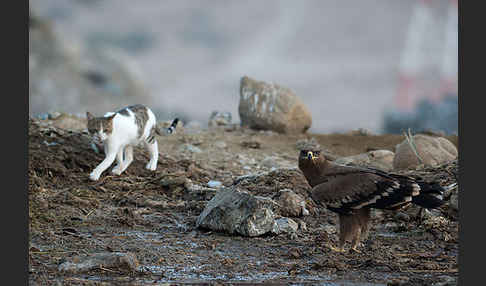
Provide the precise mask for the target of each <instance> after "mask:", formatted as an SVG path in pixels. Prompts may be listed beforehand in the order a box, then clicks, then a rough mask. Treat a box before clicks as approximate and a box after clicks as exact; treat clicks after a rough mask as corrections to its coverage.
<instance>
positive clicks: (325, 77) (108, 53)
mask: <svg viewBox="0 0 486 286" xmlns="http://www.w3.org/2000/svg"><path fill="white" fill-rule="evenodd" d="M29 5H30V17H29V113H30V115H31V116H36V117H46V116H48V115H47V114H49V113H50V112H54V111H58V112H67V113H72V114H74V115H78V116H83V117H84V116H85V113H86V111H87V110H89V111H91V112H94V113H95V114H99V115H101V114H103V113H104V112H107V111H112V110H117V109H118V108H121V107H123V106H125V105H128V104H134V103H144V104H147V105H149V106H150V107H151V108H152V110H154V112H155V113H156V115H157V116H158V119H159V120H169V119H171V118H172V117H174V116H176V115H177V116H180V117H181V118H183V119H184V121H185V122H189V121H195V122H200V124H201V126H203V127H204V126H206V125H207V122H208V119H209V116H210V114H211V112H212V111H215V110H217V111H229V112H231V114H232V115H233V116H232V117H233V122H235V123H237V122H239V116H238V103H239V96H240V95H239V84H240V79H241V77H243V76H245V75H247V76H249V77H252V78H254V79H256V80H261V81H266V82H269V83H270V82H273V83H277V84H279V85H282V86H285V87H288V88H290V89H292V90H293V91H294V92H295V93H296V94H297V96H299V97H300V98H301V99H302V100H303V101H304V103H305V104H306V105H307V106H308V107H309V109H310V111H311V114H312V120H313V122H312V127H311V128H310V130H309V131H310V132H313V133H331V132H346V131H349V130H355V129H357V128H365V129H368V130H370V131H372V132H374V133H378V134H379V133H402V131H404V130H406V129H408V128H409V127H410V128H411V129H412V131H414V132H417V131H421V130H433V131H441V132H445V133H447V134H451V133H456V134H457V132H458V108H457V97H458V89H457V76H458V64H457V63H458V10H457V5H458V3H457V0H455V1H449V0H428V1H425V0H407V1H388V0H368V1H358V0H355V1H351V0H348V1H319V0H305V1H287V0H267V1H257V0H250V1H227V0H211V1H208V0H201V1H189V0H173V1H158V0H144V1H129V0H30V1H29Z"/></svg>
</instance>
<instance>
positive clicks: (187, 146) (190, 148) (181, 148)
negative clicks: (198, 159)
mask: <svg viewBox="0 0 486 286" xmlns="http://www.w3.org/2000/svg"><path fill="white" fill-rule="evenodd" d="M179 152H191V153H202V150H201V149H200V148H199V147H196V146H194V145H192V144H188V143H185V144H182V145H180V146H179Z"/></svg>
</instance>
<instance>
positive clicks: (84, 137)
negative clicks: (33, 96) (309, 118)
mask: <svg viewBox="0 0 486 286" xmlns="http://www.w3.org/2000/svg"><path fill="white" fill-rule="evenodd" d="M310 137H314V138H315V139H316V140H317V141H318V142H319V144H321V146H323V147H324V148H325V149H326V150H327V151H329V152H330V153H333V154H336V156H337V157H338V156H348V155H354V154H359V153H361V152H365V151H366V149H370V148H377V149H388V150H393V147H394V145H395V144H397V143H399V142H401V141H402V138H401V137H400V136H396V135H389V136H387V135H380V136H356V135H344V134H329V135H324V134H303V135H281V134H275V133H269V132H256V131H251V130H247V129H241V128H235V129H232V130H226V131H225V130H217V131H215V130H202V131H201V132H199V133H195V134H184V133H180V134H177V133H176V134H173V135H171V136H165V137H160V138H158V142H159V150H160V151H161V152H160V159H159V163H158V168H157V170H156V171H155V172H151V171H149V170H146V169H145V168H144V166H145V164H146V162H147V161H148V160H149V158H148V153H146V151H145V150H144V149H139V148H135V150H134V151H135V152H134V162H133V163H132V165H131V166H130V167H129V168H128V169H127V170H126V171H125V173H123V174H122V175H120V176H114V175H112V174H111V173H110V170H111V169H108V170H107V171H105V173H103V175H102V176H101V178H100V180H99V181H97V182H93V181H90V180H89V177H88V176H89V173H90V172H91V170H92V169H93V168H95V167H96V166H97V164H99V162H101V161H102V160H103V158H104V155H103V154H100V153H96V152H95V151H94V150H93V148H92V147H91V138H90V136H89V135H88V134H87V133H86V132H82V131H81V132H78V131H69V130H64V129H59V128H55V127H53V126H52V124H50V123H49V122H48V121H44V120H35V119H30V120H29V147H28V148H29V150H28V153H29V163H28V174H29V186H28V191H29V236H30V237H29V244H30V246H29V280H30V282H31V283H32V284H45V282H46V281H55V280H57V281H62V282H64V283H67V284H83V285H92V284H96V283H93V281H105V282H107V283H122V282H123V283H128V284H137V283H138V284H140V285H143V284H153V283H154V282H160V283H162V282H167V281H169V282H170V281H186V282H187V281H202V280H205V281H207V280H215V281H216V280H218V281H233V282H235V281H273V282H285V281H287V282H296V281H300V282H302V281H307V282H309V281H310V282H312V281H314V282H319V281H321V282H322V281H324V280H325V281H327V282H328V281H332V280H343V279H345V280H349V281H360V282H364V281H366V282H373V283H388V282H391V281H392V280H393V279H399V280H400V279H402V278H403V277H406V278H408V279H409V280H408V282H409V284H431V283H432V282H436V281H442V280H443V279H446V278H447V279H452V280H454V279H457V267H458V266H457V254H458V226H459V224H458V221H457V216H455V215H452V214H451V213H452V212H451V211H450V207H449V204H446V205H445V206H443V207H442V208H441V209H439V210H437V211H436V212H432V213H426V214H418V211H419V210H415V209H413V208H410V209H407V210H404V211H403V212H401V215H397V213H395V212H390V213H374V216H373V225H372V229H371V233H370V236H371V237H370V239H369V240H368V241H367V242H366V243H365V245H364V246H363V248H362V250H363V253H354V254H353V253H346V254H337V253H334V252H332V251H330V250H329V249H327V248H326V247H325V245H328V244H333V245H335V244H336V243H337V234H336V226H337V225H336V222H337V220H336V215H335V214H333V213H331V212H329V211H327V210H326V209H319V210H317V211H313V210H311V215H309V216H305V217H302V218H300V219H297V218H296V220H298V221H299V223H300V224H302V223H303V224H304V225H306V229H307V230H305V231H302V232H300V233H298V235H297V236H293V237H288V236H286V235H278V236H265V237H256V238H245V237H239V236H230V235H227V234H224V233H213V232H207V231H204V230H200V229H197V228H195V221H196V218H197V216H198V215H199V214H200V213H201V211H202V210H203V209H204V207H205V205H206V203H207V202H208V201H209V200H210V199H211V198H212V197H213V196H214V194H215V193H216V192H217V188H211V187H208V182H209V181H219V182H221V185H222V186H229V185H232V184H238V185H239V186H240V187H243V188H246V189H248V191H249V192H251V193H254V194H258V195H261V196H268V197H271V196H273V195H274V194H275V193H276V192H278V191H279V190H281V189H285V188H287V189H291V190H293V191H294V192H296V193H297V194H299V195H301V196H303V197H304V198H306V199H308V191H309V189H310V187H309V186H308V184H307V183H306V181H305V178H304V177H303V176H302V173H301V172H300V171H299V170H298V169H297V168H296V165H297V155H298V151H297V148H296V142H298V141H299V140H303V139H306V138H310ZM222 142H223V143H224V144H223V143H222ZM241 142H259V143H260V144H258V146H257V148H253V147H252V148H249V147H248V146H247V145H245V144H241ZM181 144H192V145H194V146H197V147H198V148H200V149H201V150H202V152H200V153H191V152H190V151H187V150H181V149H180V148H179V147H180V145H181ZM252 146H254V145H252ZM255 146H256V145H255ZM269 156H270V157H272V158H278V160H276V162H280V163H282V162H283V163H285V164H284V165H286V166H287V165H290V166H293V167H278V166H277V167H274V166H272V165H271V164H270V165H268V166H266V165H265V164H261V162H263V161H265V158H268V157H269ZM280 163H279V164H280ZM458 168H459V167H458V163H457V161H454V162H452V163H450V164H447V165H443V166H438V167H436V168H426V169H420V170H409V171H407V172H406V173H407V174H408V175H411V176H420V177H421V178H423V179H424V180H426V181H437V182H439V183H440V184H441V185H450V184H452V183H455V182H457V179H456V177H457V174H458ZM311 203H312V202H309V204H311ZM456 214H457V212H456ZM106 252H120V253H134V254H135V256H136V258H137V259H138V261H139V262H140V265H141V266H140V268H139V269H138V270H137V271H135V272H131V271H128V270H127V271H125V270H120V269H115V268H114V269H109V268H101V269H93V270H90V271H89V272H87V273H84V274H79V275H78V274H65V273H60V272H59V271H58V266H59V265H60V264H61V263H62V262H63V261H65V260H66V259H71V258H73V257H75V256H79V255H86V254H95V253H106ZM444 277H445V278H444ZM404 285H405V284H404Z"/></svg>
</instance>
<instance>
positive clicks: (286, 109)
mask: <svg viewBox="0 0 486 286" xmlns="http://www.w3.org/2000/svg"><path fill="white" fill-rule="evenodd" d="M238 112H239V114H240V119H241V125H242V126H248V127H249V128H252V129H256V130H272V131H276V132H279V133H304V132H306V131H307V129H309V128H310V127H311V125H312V117H311V113H310V111H309V109H308V108H307V106H305V105H304V103H303V102H302V101H301V100H300V98H299V97H297V96H296V95H295V93H294V92H293V91H292V90H290V89H289V88H286V87H282V86H279V85H277V84H273V83H272V84H268V83H265V82H263V81H256V80H254V79H251V78H249V77H247V76H244V77H243V78H242V79H241V82H240V103H239V106H238Z"/></svg>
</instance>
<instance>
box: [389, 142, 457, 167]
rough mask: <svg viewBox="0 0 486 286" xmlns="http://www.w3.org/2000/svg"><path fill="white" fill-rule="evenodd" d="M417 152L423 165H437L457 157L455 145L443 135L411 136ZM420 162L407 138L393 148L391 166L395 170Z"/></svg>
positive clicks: (414, 165)
mask: <svg viewBox="0 0 486 286" xmlns="http://www.w3.org/2000/svg"><path fill="white" fill-rule="evenodd" d="M412 139H413V142H414V143H415V146H416V149H417V153H418V155H419V156H420V158H421V159H422V164H423V165H425V166H432V167H433V166H437V165H440V164H444V163H447V162H450V161H452V160H454V159H456V158H457V156H458V151H457V148H456V146H455V145H454V144H453V143H452V142H451V141H449V140H447V139H446V138H444V137H434V136H429V135H423V134H416V135H414V136H412ZM420 164H421V162H420V160H419V159H418V158H417V156H416V155H415V153H414V152H413V150H412V148H411V147H410V144H409V143H408V142H407V140H404V141H403V142H402V143H400V144H398V145H397V146H396V148H395V157H394V158H393V168H394V169H395V170H405V169H410V168H415V167H417V166H419V165H420Z"/></svg>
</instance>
